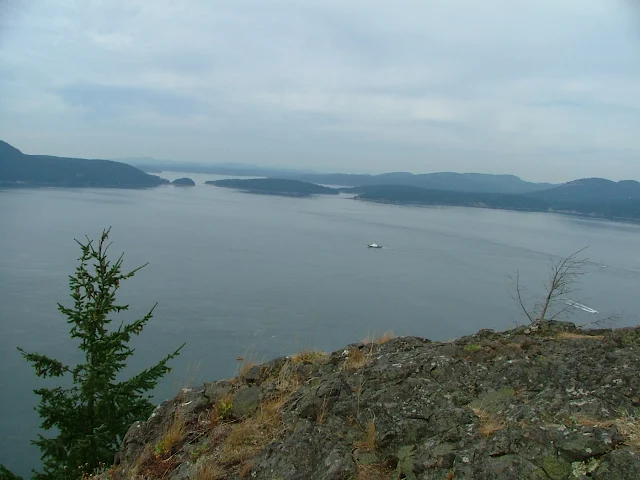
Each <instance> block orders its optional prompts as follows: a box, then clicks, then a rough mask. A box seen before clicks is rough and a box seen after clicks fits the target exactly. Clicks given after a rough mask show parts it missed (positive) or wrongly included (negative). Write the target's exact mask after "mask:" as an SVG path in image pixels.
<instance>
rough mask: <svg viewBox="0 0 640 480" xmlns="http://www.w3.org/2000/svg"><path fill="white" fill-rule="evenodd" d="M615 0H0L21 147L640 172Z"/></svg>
mask: <svg viewBox="0 0 640 480" xmlns="http://www.w3.org/2000/svg"><path fill="white" fill-rule="evenodd" d="M638 13H639V11H638V9H637V8H635V4H634V3H633V2H631V1H624V0H582V1H578V0H567V1H565V2H552V1H551V0H541V1H539V2H535V3H530V2H523V3H521V4H518V5H517V6H515V7H514V2H513V1H507V0H490V1H489V2H483V3H482V4H478V3H477V2H472V1H471V0H453V1H450V2H436V1H413V0H412V1H406V2H401V3H395V4H390V3H388V2H382V1H378V0H374V1H368V2H363V1H360V0H351V1H341V2H338V1H336V0H323V1H319V0H310V1H308V2H303V3H302V2H295V1H293V0H274V1H271V2H264V1H257V0H239V1H237V2H233V3H228V2H219V1H217V2H216V1H214V2H204V1H200V0H198V1H196V0H194V1H192V2H189V3H188V4H176V3H175V2H169V1H168V0H159V1H158V2H143V1H142V0H131V1H128V2H111V3H106V4H102V3H93V2H90V3H86V2H80V1H78V0H73V1H70V2H65V4H60V3H59V2H55V1H53V0H42V1H39V2H23V1H18V0H7V1H5V2H3V3H1V4H0V110H1V111H2V112H3V115H1V116H0V139H2V140H5V141H7V142H8V143H10V144H11V145H13V146H15V147H16V148H18V149H20V150H21V151H23V152H24V153H27V154H43V155H57V156H68V157H82V158H106V159H121V158H125V157H147V156H149V157H154V158H157V159H171V160H172V161H175V162H185V163H186V162H188V163H205V164H206V163H245V164H253V165H256V166H259V167H271V168H293V169H300V170H316V171H320V172H344V173H372V174H376V173H383V172H396V171H407V172H412V173H429V172H440V171H452V172H459V173H465V172H474V173H493V174H513V175H517V176H519V177H520V178H522V179H524V180H528V181H545V182H564V181H568V180H573V179H575V178H584V177H604V178H608V179H611V180H622V179H640V162H638V158H640V155H639V154H640V136H638V135H637V132H638V127H639V126H640V83H639V82H638V78H639V77H640V55H638V53H640V23H639V20H640V16H639V15H638Z"/></svg>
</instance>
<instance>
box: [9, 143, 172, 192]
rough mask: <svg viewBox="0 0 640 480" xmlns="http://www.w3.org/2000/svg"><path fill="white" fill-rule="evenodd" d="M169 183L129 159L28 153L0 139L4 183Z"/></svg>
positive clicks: (126, 185)
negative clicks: (130, 163) (123, 160)
mask: <svg viewBox="0 0 640 480" xmlns="http://www.w3.org/2000/svg"><path fill="white" fill-rule="evenodd" d="M167 183H169V181H168V180H165V179H163V178H160V177H157V176H155V175H149V174H147V173H145V172H143V171H142V170H140V169H138V168H135V167H132V166H131V165H127V164H126V163H120V162H114V161H113V160H88V159H84V158H67V157H54V156H50V155H26V154H24V153H22V152H21V151H20V150H18V149H17V148H15V147H13V146H12V145H9V144H8V143H7V142H4V141H2V140H0V186H43V187H112V188H145V187H155V186H157V185H163V184H167Z"/></svg>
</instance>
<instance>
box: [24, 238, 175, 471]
mask: <svg viewBox="0 0 640 480" xmlns="http://www.w3.org/2000/svg"><path fill="white" fill-rule="evenodd" d="M109 231H110V229H107V230H104V231H103V233H102V236H101V237H100V242H99V244H98V246H97V248H96V247H95V246H94V244H93V242H92V241H91V240H89V238H88V237H87V242H86V243H81V242H79V241H78V240H76V242H77V243H78V244H79V245H80V248H81V251H82V255H81V256H80V258H79V261H80V265H79V266H78V267H77V268H76V271H75V275H72V276H70V277H69V278H70V281H69V286H70V288H71V297H72V298H73V301H74V303H73V306H72V307H64V306H62V305H61V304H58V309H59V311H60V312H61V313H62V314H63V315H65V316H66V317H67V322H68V323H69V325H71V330H70V335H71V338H73V339H76V340H77V341H79V345H78V348H79V349H80V350H81V351H82V352H83V353H84V363H80V364H78V365H75V366H68V365H65V364H63V363H62V362H60V361H58V360H56V359H53V358H50V357H47V356H45V355H41V354H39V353H27V352H25V351H24V350H22V349H21V348H18V350H20V352H21V353H22V355H23V356H24V358H25V359H26V360H27V361H28V362H29V363H31V365H32V366H33V367H34V368H35V370H36V373H37V375H38V376H39V377H42V378H46V377H65V376H67V377H69V378H70V380H72V386H71V387H68V388H66V387H62V386H58V387H55V388H40V389H38V390H34V392H35V393H36V394H37V395H39V396H40V404H39V406H38V407H37V408H36V410H37V412H38V414H39V415H40V417H41V418H42V419H43V420H42V424H41V427H42V428H43V429H45V430H51V429H54V430H55V431H56V432H57V434H58V435H57V436H56V437H53V438H45V437H44V436H42V435H38V437H39V438H38V440H34V441H33V442H32V443H34V444H35V445H37V446H38V447H39V448H40V450H41V452H42V460H43V463H44V471H43V472H42V473H39V472H34V473H35V476H34V478H35V479H36V480H44V479H46V480H58V479H77V478H79V477H81V476H82V475H83V474H90V473H92V472H93V471H94V470H95V469H96V468H98V467H99V466H101V465H105V464H106V465H109V464H111V463H112V462H113V457H114V454H115V453H116V452H117V450H118V448H119V446H120V443H121V442H122V439H123V437H124V435H125V433H126V432H127V430H128V428H129V427H130V426H131V424H132V423H134V422H135V421H137V420H142V419H146V418H147V417H148V416H149V415H150V414H151V413H152V412H153V409H154V406H153V404H152V403H151V401H150V399H151V396H150V395H149V394H148V393H147V392H149V391H150V390H152V389H153V388H154V387H155V386H156V384H157V382H158V380H159V379H160V378H162V377H163V376H164V375H165V374H166V373H167V372H169V371H170V370H171V369H170V368H169V367H168V366H167V362H168V361H169V360H171V359H173V358H175V357H176V356H177V355H178V354H179V352H180V350H181V349H182V347H183V346H184V344H183V345H182V346H181V347H180V348H178V349H177V350H176V351H175V352H173V353H171V354H169V355H167V356H166V357H164V358H163V359H162V360H161V361H160V362H159V363H157V364H156V365H154V366H153V367H150V368H147V369H146V370H143V371H142V372H140V373H138V374H137V375H135V376H134V377H132V378H130V379H128V380H126V381H118V379H117V374H118V372H120V371H121V370H122V369H123V368H124V367H125V365H126V362H127V359H128V358H129V357H130V356H131V355H132V354H133V349H132V348H131V347H130V346H128V342H129V341H130V339H131V338H132V335H139V334H140V332H142V329H143V328H144V326H145V325H146V324H147V322H148V321H149V320H150V319H151V318H152V316H153V311H154V309H155V305H154V306H153V308H152V309H151V310H150V311H149V313H147V314H146V315H145V316H144V317H142V318H141V319H139V320H136V321H134V322H132V323H130V324H127V325H125V324H124V323H120V326H119V327H118V328H117V329H113V328H111V329H109V328H108V327H109V324H110V323H111V322H112V318H111V316H112V315H113V314H117V313H119V312H122V311H125V310H127V309H128V307H129V306H128V305H118V304H116V297H115V293H116V290H117V289H118V288H119V287H120V282H122V281H123V280H126V279H128V278H131V277H133V276H134V275H135V273H136V272H137V271H139V270H140V269H141V268H143V267H144V266H145V265H146V264H145V265H143V266H141V267H139V268H136V269H135V270H133V271H131V272H129V273H122V272H121V266H122V258H123V257H122V255H121V256H120V257H119V258H118V260H117V261H116V262H115V263H113V264H112V263H110V262H109V261H108V260H107V250H108V248H109V245H110V244H107V241H108V238H109ZM156 305H157V304H156Z"/></svg>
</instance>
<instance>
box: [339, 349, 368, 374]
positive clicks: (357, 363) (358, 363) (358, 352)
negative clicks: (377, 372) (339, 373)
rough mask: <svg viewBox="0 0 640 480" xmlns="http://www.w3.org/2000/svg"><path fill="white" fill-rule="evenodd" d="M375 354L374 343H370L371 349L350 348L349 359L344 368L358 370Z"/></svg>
mask: <svg viewBox="0 0 640 480" xmlns="http://www.w3.org/2000/svg"><path fill="white" fill-rule="evenodd" d="M372 354H373V343H371V344H370V347H369V350H368V351H367V350H364V349H360V348H350V349H349V350H348V355H347V359H346V360H345V362H344V366H343V368H344V369H345V370H358V369H360V368H362V367H364V366H365V365H366V364H367V363H369V360H371V356H372Z"/></svg>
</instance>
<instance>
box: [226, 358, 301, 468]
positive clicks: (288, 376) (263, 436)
mask: <svg viewBox="0 0 640 480" xmlns="http://www.w3.org/2000/svg"><path fill="white" fill-rule="evenodd" d="M288 365H289V364H285V365H284V366H283V367H282V369H281V371H280V373H279V376H278V378H277V379H276V387H277V388H278V391H279V393H278V394H277V395H275V396H273V397H271V398H270V399H268V400H266V401H265V402H263V403H262V405H260V410H259V411H258V413H257V414H256V415H254V416H253V417H249V418H247V419H245V420H243V421H242V422H240V423H237V424H235V425H233V426H232V427H231V432H230V433H229V435H228V436H227V437H226V439H225V441H224V444H223V446H222V450H221V452H220V463H222V464H224V465H237V464H246V463H248V461H249V460H250V459H252V458H253V457H255V456H256V455H257V454H258V453H259V452H260V451H261V450H262V449H263V448H264V447H265V446H266V445H267V444H268V443H269V442H271V441H273V440H275V439H276V438H278V437H279V436H280V435H281V434H282V432H283V431H284V425H283V423H282V420H281V417H280V411H281V409H282V407H283V406H284V405H285V404H286V403H287V401H288V400H289V399H290V398H291V395H292V394H293V392H295V390H296V389H297V388H298V387H299V386H300V381H299V379H298V378H297V377H296V375H294V372H293V370H291V369H290V368H286V367H287V366H288Z"/></svg>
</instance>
